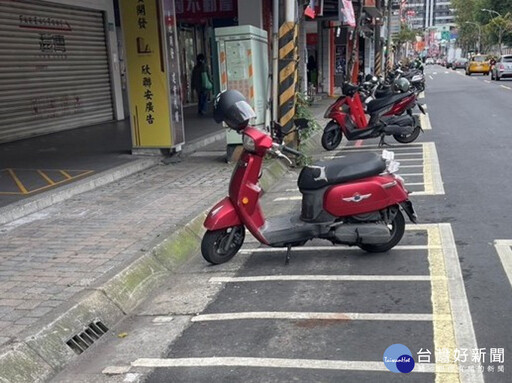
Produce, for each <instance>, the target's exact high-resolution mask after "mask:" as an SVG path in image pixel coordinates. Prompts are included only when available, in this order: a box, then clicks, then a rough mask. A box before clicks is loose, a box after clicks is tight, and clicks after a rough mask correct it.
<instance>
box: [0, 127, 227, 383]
mask: <svg viewBox="0 0 512 383" xmlns="http://www.w3.org/2000/svg"><path fill="white" fill-rule="evenodd" d="M225 137H226V133H225V132H224V131H220V132H218V133H212V134H210V135H209V136H206V137H205V138H201V139H198V140H194V141H191V142H190V143H189V144H185V145H184V146H183V150H182V153H183V154H185V155H187V154H191V153H193V152H195V151H197V150H198V149H200V148H202V147H205V146H207V145H209V144H212V143H214V142H217V141H220V140H223V139H224V138H225ZM162 158H163V157H162V156H160V155H158V156H152V157H149V158H143V159H137V160H133V161H130V162H129V163H125V164H122V165H119V166H117V167H115V168H112V169H106V170H104V171H101V172H100V173H98V174H95V175H93V176H90V177H87V178H84V179H83V180H79V181H76V182H73V183H71V184H69V185H65V186H61V187H59V188H58V189H54V190H49V191H46V192H43V193H41V194H38V195H36V196H33V197H28V198H25V199H23V200H21V201H17V202H14V203H12V204H10V205H7V206H5V207H1V208H0V225H5V224H6V223H9V222H12V221H15V220H17V219H20V218H22V217H24V216H26V215H29V214H32V213H35V212H37V211H39V210H42V209H45V208H47V207H50V206H52V205H53V204H56V203H59V202H62V201H65V200H67V199H69V198H72V197H74V196H75V195H78V194H81V193H85V192H88V191H91V190H94V189H96V188H98V187H101V186H104V185H107V184H109V183H111V182H115V181H117V180H120V179H122V178H125V177H128V176H130V175H132V174H135V173H138V172H140V171H143V170H146V169H149V168H151V167H153V166H156V165H158V164H160V163H161V161H162ZM0 382H1V381H0Z"/></svg>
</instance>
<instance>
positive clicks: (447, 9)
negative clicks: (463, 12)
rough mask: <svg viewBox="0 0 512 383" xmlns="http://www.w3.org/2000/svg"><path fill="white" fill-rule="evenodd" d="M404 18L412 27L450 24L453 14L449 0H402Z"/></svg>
mask: <svg viewBox="0 0 512 383" xmlns="http://www.w3.org/2000/svg"><path fill="white" fill-rule="evenodd" d="M402 9H403V12H404V18H405V19H406V20H407V22H408V24H409V25H410V27H411V28H413V29H428V28H431V27H434V26H438V25H445V24H452V23H454V21H455V14H454V12H453V9H452V5H451V1H449V0H403V1H402Z"/></svg>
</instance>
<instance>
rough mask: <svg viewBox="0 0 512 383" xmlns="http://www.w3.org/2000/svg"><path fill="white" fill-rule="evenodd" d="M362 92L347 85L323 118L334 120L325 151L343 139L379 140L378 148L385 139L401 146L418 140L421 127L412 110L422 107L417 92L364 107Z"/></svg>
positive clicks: (328, 127) (329, 126) (325, 139)
mask: <svg viewBox="0 0 512 383" xmlns="http://www.w3.org/2000/svg"><path fill="white" fill-rule="evenodd" d="M359 90H360V88H359V87H358V86H356V85H352V84H348V83H346V84H345V85H344V86H343V95H342V96H340V97H339V98H338V99H337V100H336V101H335V102H334V103H333V104H332V105H331V106H330V107H329V108H328V109H327V111H326V112H325V115H324V117H325V118H330V119H331V121H330V122H329V123H328V124H327V125H326V127H325V129H324V133H323V135H322V146H323V147H324V149H325V150H334V149H336V148H337V147H338V145H339V144H340V143H341V140H342V138H343V136H345V137H346V138H347V139H348V140H349V141H354V140H364V139H367V138H377V137H380V138H381V140H380V143H379V146H382V145H384V144H385V141H384V137H385V136H393V137H394V138H395V140H397V141H398V142H400V143H409V142H413V141H414V140H416V138H418V136H419V134H420V131H421V125H420V123H419V119H418V117H417V116H414V115H413V114H412V108H414V106H416V105H418V106H419V107H420V110H422V108H421V105H419V104H417V99H416V94H415V93H413V92H405V93H397V94H392V95H390V96H387V97H384V98H378V99H376V100H372V101H370V102H369V103H368V104H364V103H363V102H362V101H361V95H360V93H359ZM422 112H423V113H424V111H423V110H422Z"/></svg>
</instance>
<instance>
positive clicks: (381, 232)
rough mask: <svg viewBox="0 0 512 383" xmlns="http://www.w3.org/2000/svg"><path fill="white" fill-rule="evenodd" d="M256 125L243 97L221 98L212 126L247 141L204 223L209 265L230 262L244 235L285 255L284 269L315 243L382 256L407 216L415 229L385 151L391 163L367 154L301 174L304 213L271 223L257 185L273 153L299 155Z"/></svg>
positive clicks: (393, 165)
mask: <svg viewBox="0 0 512 383" xmlns="http://www.w3.org/2000/svg"><path fill="white" fill-rule="evenodd" d="M253 117H255V114H254V111H253V110H252V109H251V107H250V106H249V104H247V102H246V101H245V99H244V97H243V96H242V95H241V94H240V93H239V92H237V91H234V90H228V91H225V92H223V93H220V94H219V95H218V96H217V98H216V101H215V106H214V118H215V120H216V121H217V122H220V121H223V122H224V123H226V124H227V125H228V126H229V127H230V128H231V129H235V130H236V131H237V132H239V133H240V134H242V135H243V147H244V151H243V152H242V154H241V157H240V160H239V161H238V162H237V164H236V167H235V169H234V171H233V175H232V177H231V182H230V185H229V195H228V196H227V197H226V198H224V199H223V200H221V201H220V202H219V203H217V204H216V205H215V206H214V207H213V208H212V209H211V211H210V212H209V214H208V216H207V217H206V220H205V222H204V226H205V228H206V229H207V231H206V233H205V234H204V237H203V239H202V243H201V253H202V255H203V257H204V258H205V259H206V260H207V261H208V262H210V263H212V264H220V263H224V262H227V261H229V260H230V259H231V258H232V257H233V256H234V255H235V254H236V253H237V252H238V250H239V249H240V247H241V246H242V244H243V242H244V238H245V228H247V229H248V230H249V231H250V232H251V234H252V235H253V236H254V237H255V238H256V239H258V241H259V242H260V243H262V244H265V245H268V246H272V247H285V248H287V249H288V251H287V253H286V263H287V262H288V260H289V257H290V250H291V248H292V247H293V246H302V245H304V244H305V243H306V242H307V241H309V240H312V239H315V238H321V239H325V240H328V241H330V242H331V243H332V244H334V245H338V244H344V245H349V246H358V247H360V248H361V249H363V250H366V251H368V252H385V251H388V250H390V249H391V248H393V247H394V246H395V245H397V244H398V243H399V242H400V240H401V239H402V236H403V234H404V229H405V220H404V216H403V214H402V210H403V211H405V213H406V214H407V216H408V217H409V219H410V220H411V221H412V222H416V214H415V212H414V209H413V206H412V203H411V202H410V201H409V199H408V192H407V190H406V189H405V187H404V184H403V179H402V178H401V177H400V176H398V175H397V174H395V172H396V170H397V168H398V166H397V163H396V162H394V161H393V160H392V155H391V152H387V151H385V152H386V156H385V157H386V158H383V157H381V156H379V155H377V154H376V153H371V152H367V153H358V154H353V155H350V156H346V157H344V158H339V159H335V160H331V161H326V162H318V163H316V164H314V165H312V166H306V167H304V168H303V169H302V171H301V173H300V175H299V179H298V186H299V190H300V192H301V193H302V208H301V211H293V212H291V213H289V214H285V215H282V216H278V217H273V218H270V219H266V218H265V217H264V215H263V212H262V209H261V206H260V202H259V200H260V196H261V188H260V186H259V185H258V180H259V177H260V175H261V170H262V165H263V159H264V157H265V155H266V154H267V153H273V154H274V155H277V156H278V157H282V158H286V159H288V161H290V160H289V158H288V157H286V155H285V154H283V153H289V154H292V155H300V152H298V151H296V150H294V149H291V148H289V147H286V146H284V145H282V144H278V143H276V142H274V141H273V140H272V138H271V137H270V136H269V135H268V134H266V133H265V132H262V131H261V130H258V129H256V128H253V127H251V126H249V120H250V119H251V118H253ZM276 126H277V128H279V129H281V128H280V126H279V125H276ZM290 162H291V161H290Z"/></svg>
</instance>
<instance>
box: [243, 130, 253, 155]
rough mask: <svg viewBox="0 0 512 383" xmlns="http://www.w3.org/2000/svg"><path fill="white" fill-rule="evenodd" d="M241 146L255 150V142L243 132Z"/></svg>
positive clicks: (248, 149) (250, 150) (251, 150)
mask: <svg viewBox="0 0 512 383" xmlns="http://www.w3.org/2000/svg"><path fill="white" fill-rule="evenodd" d="M243 146H244V149H245V150H247V151H249V152H254V151H255V150H256V143H255V142H254V140H253V139H252V138H251V137H249V136H248V135H247V134H244V137H243Z"/></svg>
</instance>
